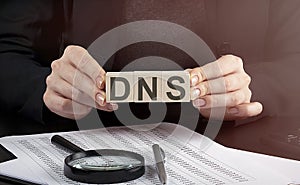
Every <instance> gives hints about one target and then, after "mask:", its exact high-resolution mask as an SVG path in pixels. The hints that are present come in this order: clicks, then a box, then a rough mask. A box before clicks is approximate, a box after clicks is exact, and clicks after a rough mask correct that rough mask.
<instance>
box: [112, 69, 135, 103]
mask: <svg viewBox="0 0 300 185" xmlns="http://www.w3.org/2000/svg"><path fill="white" fill-rule="evenodd" d="M133 77H134V72H108V73H106V101H107V102H133V91H132V85H133Z"/></svg>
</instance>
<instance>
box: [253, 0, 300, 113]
mask: <svg viewBox="0 0 300 185" xmlns="http://www.w3.org/2000/svg"><path fill="white" fill-rule="evenodd" d="M268 15H269V17H268V19H269V21H268V28H267V31H266V37H265V52H264V59H263V61H261V62H260V63H257V64H254V65H251V66H247V67H248V68H247V71H248V72H249V73H250V75H251V76H252V83H251V89H252V90H253V97H254V98H255V99H256V100H258V101H261V102H262V103H263V105H264V114H265V115H266V116H272V117H274V116H276V117H278V116H280V117H293V116H296V115H298V114H299V101H300V98H299V94H300V86H299V83H297V80H298V79H299V70H300V62H299V61H298V60H299V54H300V36H299V35H300V24H299V20H300V1H298V0H289V1H282V0H272V1H270V4H269V14H268Z"/></svg>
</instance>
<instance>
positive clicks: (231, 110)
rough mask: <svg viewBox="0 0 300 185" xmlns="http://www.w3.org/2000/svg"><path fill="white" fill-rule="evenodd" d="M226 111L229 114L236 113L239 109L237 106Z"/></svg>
mask: <svg viewBox="0 0 300 185" xmlns="http://www.w3.org/2000/svg"><path fill="white" fill-rule="evenodd" d="M228 113H229V114H238V113H239V110H238V109H237V108H231V109H229V110H228Z"/></svg>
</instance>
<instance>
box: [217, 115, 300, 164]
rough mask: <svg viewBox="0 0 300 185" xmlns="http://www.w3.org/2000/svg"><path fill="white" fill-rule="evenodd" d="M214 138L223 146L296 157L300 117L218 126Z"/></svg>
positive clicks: (299, 150) (299, 148) (299, 147)
mask: <svg viewBox="0 0 300 185" xmlns="http://www.w3.org/2000/svg"><path fill="white" fill-rule="evenodd" d="M216 141H217V142H218V143H220V144H222V145H225V146H227V147H231V148H236V149H241V150H247V151H252V152H256V153H262V154H267V155H273V156H279V157H283V158H289V159H295V160H300V144H299V143H300V142H299V141H300V117H265V118H262V119H260V120H257V121H255V122H252V123H248V124H245V125H240V126H235V127H234V126H229V127H226V126H224V127H222V129H221V131H220V133H219V135H218V136H217V138H216Z"/></svg>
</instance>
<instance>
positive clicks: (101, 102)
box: [96, 94, 104, 106]
mask: <svg viewBox="0 0 300 185" xmlns="http://www.w3.org/2000/svg"><path fill="white" fill-rule="evenodd" d="M96 100H97V101H98V103H99V104H100V105H101V106H104V96H102V95H101V94H97V95H96Z"/></svg>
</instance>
